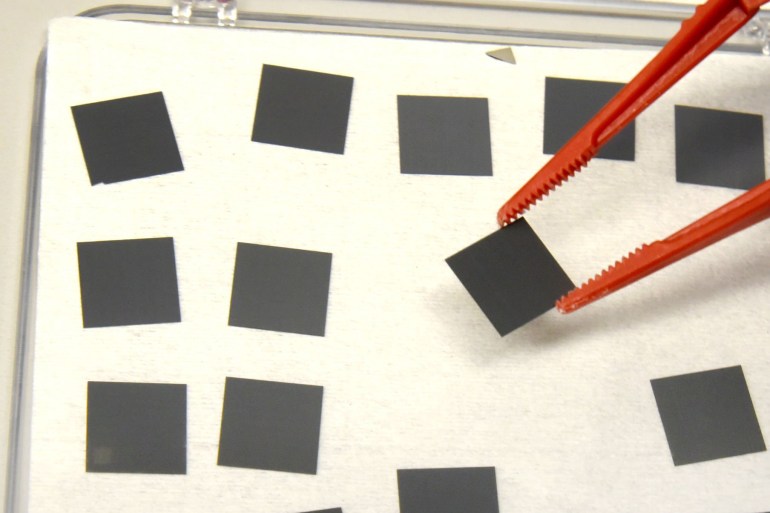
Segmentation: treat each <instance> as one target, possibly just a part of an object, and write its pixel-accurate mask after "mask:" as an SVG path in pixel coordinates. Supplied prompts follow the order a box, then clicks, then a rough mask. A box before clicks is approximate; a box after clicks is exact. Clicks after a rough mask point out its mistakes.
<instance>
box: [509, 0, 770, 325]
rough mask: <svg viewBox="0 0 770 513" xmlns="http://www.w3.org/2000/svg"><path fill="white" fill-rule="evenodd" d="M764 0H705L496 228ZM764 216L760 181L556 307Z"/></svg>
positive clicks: (574, 167)
mask: <svg viewBox="0 0 770 513" xmlns="http://www.w3.org/2000/svg"><path fill="white" fill-rule="evenodd" d="M768 1H770V0H709V1H708V2H706V3H705V4H703V5H701V6H699V7H698V8H697V9H696V10H695V14H694V15H693V17H692V18H690V19H688V20H686V21H685V22H684V23H682V28H681V29H680V30H679V32H677V34H676V35H675V36H674V37H673V38H672V39H671V41H669V42H668V43H667V44H666V46H664V47H663V49H662V50H661V51H660V52H659V53H658V54H657V55H656V56H655V57H654V58H653V59H652V60H651V61H650V62H649V63H648V64H647V66H645V67H644V69H642V71H641V72H639V74H638V75H637V76H636V77H634V79H633V80H632V81H631V82H629V83H628V84H627V85H626V86H625V87H624V88H623V89H622V90H621V91H620V92H619V93H618V94H617V95H616V96H615V97H614V98H612V99H611V100H610V101H609V102H608V103H607V105H605V106H604V107H603V108H602V109H601V110H600V111H599V112H598V113H597V114H596V116H594V118H593V119H592V120H591V121H589V122H588V123H587V124H586V125H585V126H584V127H583V128H582V129H581V130H580V131H579V132H578V133H577V134H575V136H573V137H572V139H570V140H569V141H568V142H567V144H565V145H564V147H562V148H561V149H560V150H559V151H558V152H557V153H556V154H555V155H554V156H553V157H552V158H551V160H549V161H548V163H547V164H546V165H545V166H543V168H542V169H541V170H540V171H538V172H537V173H536V174H535V175H534V176H533V177H532V178H531V179H530V180H529V181H528V182H527V183H526V184H525V185H524V187H522V188H521V189H520V190H519V191H518V192H517V193H516V194H514V195H513V197H511V199H509V200H508V202H507V203H505V205H503V207H502V208H501V209H500V211H499V212H498V214H497V221H498V223H499V224H500V225H501V226H505V225H506V224H508V223H511V222H513V221H514V220H515V219H516V218H517V217H519V216H520V215H522V214H523V213H524V211H525V210H527V209H528V208H529V207H531V206H533V205H534V204H535V202H537V201H538V200H540V199H542V198H543V196H547V195H548V193H549V192H550V191H552V190H554V189H555V188H556V187H557V186H558V185H560V184H561V183H562V182H564V181H567V180H568V179H569V177H571V176H573V175H574V174H575V173H576V172H578V171H580V169H581V167H583V166H585V165H586V163H587V162H588V161H589V160H590V159H591V158H592V157H593V156H594V155H596V153H597V152H598V151H599V149H600V148H601V147H602V146H604V144H605V143H607V141H609V140H610V139H612V137H613V136H614V135H615V134H617V133H618V132H620V130H621V129H623V127H625V126H626V125H627V124H628V123H630V122H631V121H632V120H633V119H634V118H635V117H636V116H638V115H639V114H640V113H641V112H642V111H643V110H644V109H645V108H647V107H648V106H649V105H650V104H651V103H652V102H654V101H655V100H656V99H657V98H658V97H660V95H662V94H663V93H664V92H666V91H667V90H668V89H669V88H670V87H671V86H672V85H674V84H675V83H676V82H677V81H678V80H679V79H680V78H682V77H683V76H684V75H685V74H687V72H689V71H690V70H691V69H692V68H694V67H695V66H696V65H697V64H698V63H699V62H701V61H702V60H703V59H704V58H705V57H706V56H707V55H709V54H710V53H711V52H713V51H714V50H715V49H717V48H718V47H719V46H720V45H721V44H722V43H723V42H725V41H726V40H727V39H728V38H729V37H730V36H731V35H733V34H734V33H735V32H736V31H737V30H738V29H740V28H741V27H742V26H743V25H744V24H746V22H748V21H749V20H750V19H751V18H752V17H753V16H754V15H755V14H756V13H757V11H759V8H760V6H761V5H762V4H764V3H766V2H768ZM768 217H770V181H766V182H764V183H762V184H760V185H758V186H756V187H754V188H753V189H751V190H749V191H748V192H746V193H745V194H742V195H741V196H739V197H737V198H736V199H734V200H732V201H730V202H728V203H727V204H725V205H723V206H722V207H720V208H718V209H716V210H715V211H713V212H711V213H710V214H708V215H706V216H704V217H702V218H701V219H699V220H697V221H695V222H694V223H692V224H690V225H689V226H687V227H685V228H683V229H681V230H679V231H678V232H676V233H675V234H673V235H671V236H669V237H668V238H666V239H664V240H660V241H655V242H653V243H652V244H649V245H647V244H644V245H642V246H641V247H640V248H639V249H637V250H636V251H634V252H633V253H631V254H630V255H628V256H627V257H624V258H623V259H622V260H621V261H619V262H616V263H615V265H613V266H610V267H609V268H608V269H606V270H605V271H603V272H602V273H601V274H599V275H597V276H596V277H595V278H593V279H591V280H589V281H588V282H587V283H585V284H584V285H582V286H580V287H578V288H576V289H573V290H571V291H570V292H568V293H567V294H566V295H565V296H563V297H562V298H561V299H559V300H558V301H557V302H556V307H557V308H558V309H559V311H561V312H562V313H568V312H572V311H574V310H577V309H578V308H581V307H583V306H585V305H587V304H589V303H592V302H593V301H596V300H597V299H600V298H602V297H604V296H606V295H607V294H610V293H612V292H615V291H616V290H618V289H620V288H622V287H625V286H626V285H629V284H631V283H633V282H635V281H636V280H639V279H641V278H643V277H645V276H647V275H649V274H651V273H653V272H655V271H657V270H659V269H662V268H663V267H666V266H667V265H669V264H672V263H674V262H676V261H677V260H679V259H681V258H684V257H686V256H688V255H690V254H692V253H695V252H696V251H699V250H701V249H703V248H705V247H706V246H709V245H711V244H713V243H715V242H717V241H719V240H721V239H723V238H725V237H728V236H729V235H732V234H734V233H736V232H738V231H740V230H743V229H744V228H747V227H749V226H751V225H753V224H755V223H757V222H759V221H762V220H764V219H767V218H768Z"/></svg>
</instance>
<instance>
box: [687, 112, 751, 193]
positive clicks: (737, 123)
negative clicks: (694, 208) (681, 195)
mask: <svg viewBox="0 0 770 513" xmlns="http://www.w3.org/2000/svg"><path fill="white" fill-rule="evenodd" d="M674 112H675V119H676V123H675V124H676V181H677V182H681V183H692V184H698V185H711V186H716V187H731V188H734V189H751V188H752V187H754V186H755V185H759V184H760V183H762V182H764V181H765V142H764V141H765V137H764V130H763V120H762V116H760V115H757V114H744V113H741V112H728V111H723V110H715V109H702V108H698V107H685V106H682V105H677V106H676V107H675V110H674Z"/></svg>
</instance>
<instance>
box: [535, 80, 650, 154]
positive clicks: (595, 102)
mask: <svg viewBox="0 0 770 513" xmlns="http://www.w3.org/2000/svg"><path fill="white" fill-rule="evenodd" d="M624 85H625V84H619V83H616V82H599V81H595V80H575V79H568V78H553V77H546V79H545V114H544V125H543V153H545V154H548V155H553V154H555V153H556V152H558V151H559V150H560V149H561V147H562V146H564V145H565V144H566V143H567V141H569V140H570V139H571V138H572V136H573V135H575V134H576V133H577V132H578V131H579V130H580V129H581V128H583V125H585V124H586V123H588V121H590V120H591V119H592V118H593V117H594V116H595V115H596V113H597V112H599V110H601V108H602V107H604V106H605V105H606V104H607V102H608V101H610V100H611V99H612V98H613V97H614V96H615V95H616V94H617V93H618V91H620V90H621V89H622V88H623V86H624ZM635 154H636V122H635V121H632V122H631V123H629V124H628V125H627V126H626V127H625V128H624V129H623V130H621V131H620V132H619V133H618V134H617V135H615V137H613V138H612V139H611V140H610V141H609V142H607V144H605V145H604V146H603V147H602V149H601V150H599V153H597V154H596V157H597V158H604V159H614V160H629V161H633V160H634V158H635Z"/></svg>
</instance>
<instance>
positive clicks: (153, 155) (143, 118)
mask: <svg viewBox="0 0 770 513" xmlns="http://www.w3.org/2000/svg"><path fill="white" fill-rule="evenodd" d="M72 116H73V118H74V119H75V128H76V129H77V133H78V138H79V139H80V147H81V149H82V151H83V157H84V159H85V162H86V168H87V169H88V176H89V178H90V180H91V185H96V184H100V183H103V184H110V183H115V182H123V181H126V180H133V179H136V178H146V177H148V176H155V175H162V174H166V173H172V172H175V171H183V170H184V166H183V165H182V157H181V156H180V155H179V148H178V147H177V143H176V138H175V137H174V130H173V128H172V127H171V119H170V118H169V114H168V110H167V109H166V102H165V100H164V98H163V93H160V92H158V93H150V94H143V95H139V96H130V97H127V98H120V99H116V100H108V101H103V102H96V103H89V104H85V105H77V106H75V107H72Z"/></svg>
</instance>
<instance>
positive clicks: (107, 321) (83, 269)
mask: <svg viewBox="0 0 770 513" xmlns="http://www.w3.org/2000/svg"><path fill="white" fill-rule="evenodd" d="M77 248H78V265H79V270H80V299H81V305H82V309H83V327H84V328H98V327H106V326H129V325H134V324H157V323H166V322H180V321H181V313H180V309H179V290H178V286H177V277H176V261H175V257H174V239H172V238H171V237H164V238H158V239H128V240H114V241H97V242H78V245H77Z"/></svg>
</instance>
